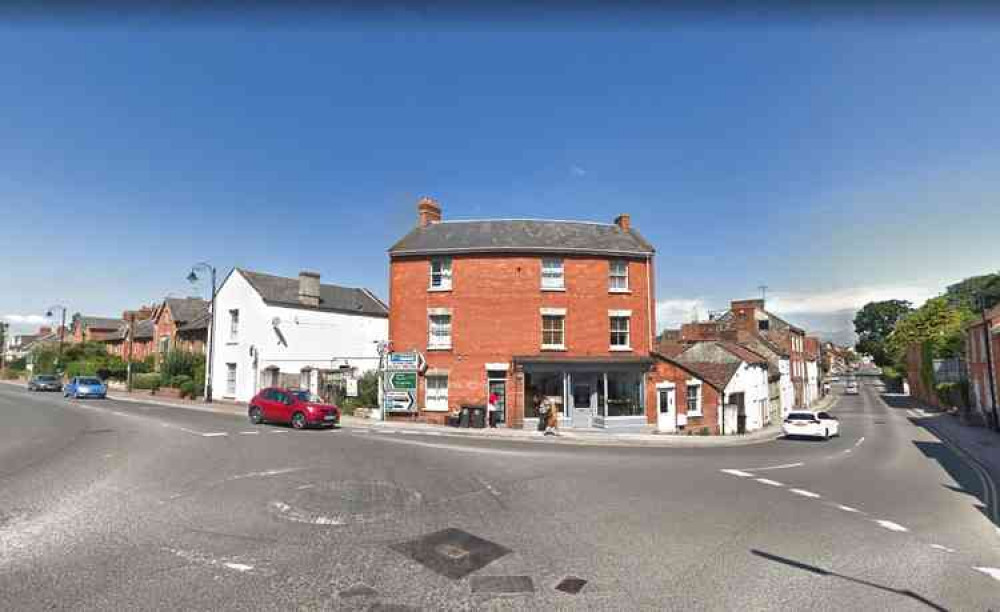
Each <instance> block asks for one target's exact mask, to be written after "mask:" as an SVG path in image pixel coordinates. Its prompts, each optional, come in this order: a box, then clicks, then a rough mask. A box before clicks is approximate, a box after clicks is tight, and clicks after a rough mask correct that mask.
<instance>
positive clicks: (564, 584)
mask: <svg viewBox="0 0 1000 612" xmlns="http://www.w3.org/2000/svg"><path fill="white" fill-rule="evenodd" d="M585 584H587V581H586V580H584V579H583V578H577V577H576V576H568V577H566V578H563V579H562V581H561V582H560V583H559V584H557V585H556V590H557V591H562V592H563V593H569V594H570V595H576V594H577V593H579V592H580V591H581V590H583V587H584V585H585Z"/></svg>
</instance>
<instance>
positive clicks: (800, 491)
mask: <svg viewBox="0 0 1000 612" xmlns="http://www.w3.org/2000/svg"><path fill="white" fill-rule="evenodd" d="M789 491H791V492H792V493H795V494H796V495H801V496H802V497H809V498H812V499H816V498H818V497H820V494H819V493H813V492H812V491H806V490H805V489H789Z"/></svg>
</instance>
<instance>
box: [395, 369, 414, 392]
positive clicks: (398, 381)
mask: <svg viewBox="0 0 1000 612" xmlns="http://www.w3.org/2000/svg"><path fill="white" fill-rule="evenodd" d="M389 388H390V389H394V390H396V391H410V390H413V389H416V388H417V373H416V372H390V373H389Z"/></svg>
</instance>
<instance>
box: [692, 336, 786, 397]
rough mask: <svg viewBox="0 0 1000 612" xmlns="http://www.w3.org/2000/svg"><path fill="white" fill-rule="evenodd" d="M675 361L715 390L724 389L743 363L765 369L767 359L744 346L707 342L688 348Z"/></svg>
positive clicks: (713, 341)
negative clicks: (689, 369) (690, 370)
mask: <svg viewBox="0 0 1000 612" xmlns="http://www.w3.org/2000/svg"><path fill="white" fill-rule="evenodd" d="M676 360H677V361H679V362H681V363H682V364H684V365H686V366H688V367H690V368H691V369H692V370H693V371H695V372H696V373H697V374H698V376H699V377H700V378H702V379H703V380H705V381H706V382H709V383H711V384H712V386H713V387H716V388H717V389H720V390H721V389H725V388H726V385H728V384H729V381H730V380H732V378H733V376H734V375H735V374H736V372H737V371H739V369H740V365H742V364H743V362H746V363H749V364H753V365H760V366H764V367H767V366H768V363H767V359H765V358H764V357H763V356H761V355H759V354H757V353H755V352H753V351H752V350H750V349H748V348H746V347H745V346H740V345H738V344H734V343H732V342H723V341H715V340H708V341H704V342H696V343H694V344H692V345H691V346H689V347H688V348H687V349H686V350H685V351H684V352H683V353H681V354H680V355H678V356H677V357H676Z"/></svg>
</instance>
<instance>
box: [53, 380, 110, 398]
mask: <svg viewBox="0 0 1000 612" xmlns="http://www.w3.org/2000/svg"><path fill="white" fill-rule="evenodd" d="M107 395H108V386H107V385H105V384H104V383H103V382H101V379H100V378H94V377H91V376H75V377H73V379H72V380H70V381H69V382H68V383H66V386H65V387H63V397H72V398H76V399H80V398H82V397H96V398H99V399H104V398H105V397H107Z"/></svg>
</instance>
